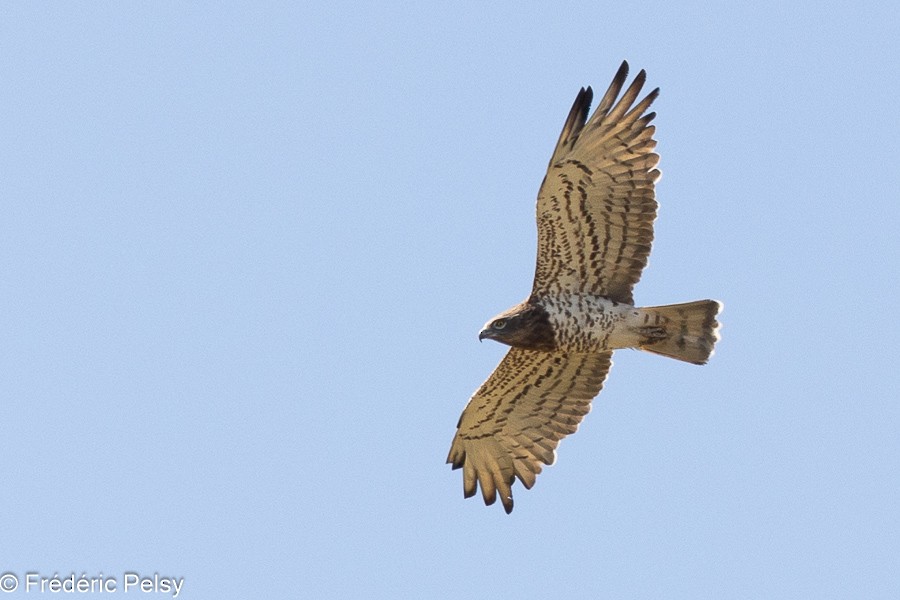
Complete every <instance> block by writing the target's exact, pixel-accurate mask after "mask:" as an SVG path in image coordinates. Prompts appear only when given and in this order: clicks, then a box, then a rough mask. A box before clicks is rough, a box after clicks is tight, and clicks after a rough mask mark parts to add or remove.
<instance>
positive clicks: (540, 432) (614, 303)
mask: <svg viewBox="0 0 900 600" xmlns="http://www.w3.org/2000/svg"><path fill="white" fill-rule="evenodd" d="M627 76H628V65H627V63H624V62H623V63H622V66H621V67H620V68H619V70H618V72H617V73H616V75H615V77H614V78H613V81H612V83H611V84H610V86H609V89H608V90H607V91H606V93H605V94H604V95H603V97H602V98H601V99H600V102H599V104H598V106H597V109H596V110H595V111H594V113H593V115H591V117H590V119H588V113H589V109H590V104H591V99H592V95H593V94H592V91H591V88H587V89H584V88H582V89H581V91H580V92H579V93H578V96H577V97H576V99H575V103H574V104H573V106H572V109H571V111H570V112H569V116H568V118H567V119H566V122H565V125H564V126H563V130H562V133H561V134H560V137H559V140H558V142H557V145H556V148H555V149H554V151H553V155H552V157H551V159H550V165H549V167H548V170H547V175H546V177H545V178H544V181H543V183H542V184H541V189H540V192H539V193H538V201H537V215H536V217H537V229H538V252H537V264H536V268H535V277H534V285H533V287H532V292H531V295H530V296H529V298H528V299H527V300H525V301H524V302H522V303H520V304H518V305H516V306H514V307H512V308H511V309H509V310H507V311H505V312H503V313H501V314H499V315H497V316H496V317H494V318H493V319H492V320H491V321H489V322H488V323H487V324H486V325H485V327H484V328H483V329H482V331H481V334H480V335H479V338H481V339H492V340H495V341H498V342H501V343H504V344H507V345H509V346H512V349H511V350H510V351H509V352H508V353H507V355H506V357H505V358H504V359H503V361H502V362H501V363H500V365H499V366H498V367H497V368H496V369H495V370H494V373H493V374H492V375H491V376H490V377H489V378H488V380H487V381H486V382H485V383H484V384H483V385H482V386H481V387H480V388H479V389H478V391H476V392H475V394H474V395H473V396H472V398H471V400H470V401H469V404H468V405H467V406H466V409H465V410H464V411H463V414H462V416H461V417H460V420H459V423H458V426H457V432H456V436H455V437H454V439H453V443H452V445H451V448H450V454H449V456H448V458H447V462H449V463H450V464H452V465H453V468H455V469H458V468H461V469H462V470H463V490H464V494H465V496H466V497H467V498H468V497H470V496H472V495H474V494H475V492H476V489H477V487H478V486H480V487H481V491H482V495H483V497H484V501H485V503H486V504H492V503H493V502H494V501H495V500H496V497H497V495H498V494H499V496H500V499H501V502H502V503H503V507H504V508H505V509H506V512H510V511H512V508H513V500H512V488H511V486H512V484H513V482H514V481H515V479H516V478H518V479H519V480H520V481H521V482H522V483H523V484H524V485H525V487H526V488H531V486H533V485H534V483H535V478H536V476H537V474H538V473H540V472H541V469H542V465H549V464H552V463H553V462H554V460H555V452H556V448H557V446H558V444H559V441H560V440H561V439H562V438H563V437H565V436H566V435H569V434H571V433H574V432H575V430H576V429H577V428H578V424H579V423H580V422H581V419H582V418H583V417H584V415H585V414H587V412H588V411H589V410H590V403H591V400H592V399H593V398H594V397H595V396H596V395H597V394H598V393H599V392H600V389H601V387H602V386H603V381H604V380H605V378H606V375H607V373H608V371H609V368H610V366H611V364H612V363H611V356H612V351H613V350H615V349H617V348H637V349H641V350H647V351H649V352H653V353H656V354H661V355H664V356H669V357H672V358H675V359H678V360H682V361H685V362H691V363H695V364H703V363H705V362H706V361H707V360H708V359H709V357H710V355H711V354H712V350H713V346H714V345H715V343H716V341H717V340H718V327H719V324H718V322H717V321H716V315H717V314H718V312H719V310H720V308H721V305H720V304H719V303H718V302H716V301H714V300H700V301H696V302H688V303H684V304H678V305H666V306H655V307H643V308H639V307H636V306H633V304H634V300H633V295H632V290H633V288H634V285H635V284H636V283H637V282H638V280H639V279H640V277H641V272H642V271H643V269H644V267H645V266H646V265H647V257H648V256H649V254H650V247H651V244H652V242H653V221H654V219H655V218H656V209H657V204H656V199H655V192H654V183H655V182H656V180H657V179H658V178H659V171H658V170H657V169H656V168H655V167H656V164H657V162H658V161H659V157H658V156H657V155H656V154H654V153H653V149H654V148H655V146H656V141H655V140H654V139H653V134H654V127H653V126H652V125H650V122H651V121H652V120H653V118H654V116H655V113H647V112H646V111H647V109H648V108H649V107H650V104H651V103H652V102H653V100H654V99H655V98H656V97H657V95H658V93H659V89H655V90H653V91H652V92H650V93H649V94H647V95H646V96H645V97H644V98H643V99H641V100H640V101H638V97H639V95H640V92H641V88H642V87H643V85H644V82H645V80H646V75H645V73H644V71H641V72H640V73H638V75H637V76H636V77H635V79H634V81H632V83H631V85H629V86H628V88H627V89H626V90H625V91H624V92H622V89H623V88H624V86H625V81H626V79H627ZM620 93H621V97H620V96H619V95H620Z"/></svg>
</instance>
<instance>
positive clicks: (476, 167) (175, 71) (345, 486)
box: [0, 0, 900, 599]
mask: <svg viewBox="0 0 900 600" xmlns="http://www.w3.org/2000/svg"><path fill="white" fill-rule="evenodd" d="M898 40H900V10H898V8H897V5H896V3H895V2H885V3H883V4H880V3H873V2H855V3H834V4H828V3H822V2H798V3H785V2H769V1H762V2H751V3H728V4H727V5H726V4H724V3H710V2H690V1H688V2H665V3H663V2H659V3H657V2H644V3H634V2H618V3H607V2H577V3H540V4H538V3H535V4H529V5H526V4H524V3H519V2H515V3H513V2H494V3H481V2H479V3H474V2H473V3H459V4H456V3H428V2H418V3H413V2H410V3H390V2H386V3H371V4H366V3H360V2H358V1H355V0H354V1H353V2H341V1H337V2H331V1H330V2H284V3H268V2H259V3H249V2H248V3H241V4H235V3H230V2H215V3H212V2H210V3H187V2H174V1H172V2H146V3H124V2H89V3H68V2H66V3H62V2H56V3H41V2H5V3H3V6H2V8H0V139H2V140H3V143H2V144H0V340H2V342H0V368H2V377H0V409H2V412H0V415H2V418H0V424H2V436H0V453H2V454H0V455H2V457H3V460H2V466H0V469H2V470H0V482H2V485H0V513H2V517H0V574H2V573H6V572H10V573H12V574H13V575H15V576H16V577H17V578H19V579H20V586H19V588H18V590H17V591H16V592H15V593H13V594H10V595H9V597H31V596H35V595H40V594H39V593H38V592H36V591H35V589H34V588H32V590H31V591H30V592H28V593H26V590H25V581H24V579H25V576H26V574H27V573H29V572H32V573H39V574H40V576H42V577H46V578H52V576H53V575H54V574H58V575H59V576H60V577H61V578H64V577H67V576H69V575H70V574H71V573H75V574H76V576H78V575H81V574H82V573H84V574H85V575H86V577H99V576H100V575H101V574H102V576H103V577H113V578H115V579H116V580H117V583H118V589H117V591H116V592H115V593H110V594H106V596H104V597H110V598H115V597H128V596H125V595H124V590H123V589H122V586H123V583H124V581H123V578H124V574H125V573H126V572H135V573H139V574H141V575H142V576H150V577H152V576H153V574H154V573H158V574H159V575H160V576H164V577H178V578H181V577H183V578H184V583H183V588H182V589H181V593H180V596H179V597H181V598H282V597H283V598H299V597H302V598H441V597H452V598H484V597H489V596H490V597H495V598H503V597H510V598H585V599H587V598H591V599H594V598H638V599H640V598H686V599H687V598H691V599H695V598H725V599H730V598H767V599H772V598H817V599H823V598H869V599H880V598H898V597H900V508H898V507H900V401H898V398H900V393H898V389H900V375H898V373H900V367H898V362H897V356H898V352H897V344H898V339H900V326H898V319H897V317H896V315H895V310H896V308H897V306H898V300H900V293H898V288H900V281H898V272H900V268H898V266H900V265H898V262H900V261H898V255H900V243H898V230H900V209H898V200H900V199H898V189H900V166H898V155H900V118H898V116H897V103H898V100H900V77H898V64H900V42H898ZM623 59H627V60H628V61H629V62H630V64H631V65H632V72H633V73H636V72H637V70H638V69H640V68H645V69H647V71H648V74H649V83H648V89H650V88H652V87H655V86H660V87H661V88H662V94H661V96H660V97H659V99H658V100H657V102H656V103H655V105H654V109H655V110H656V111H657V112H658V117H657V120H656V125H657V127H658V129H657V135H656V137H657V139H658V140H659V146H658V151H659V153H660V155H661V156H662V160H661V163H660V168H661V169H662V171H663V177H662V179H661V180H660V182H659V185H658V187H657V192H658V199H659V201H660V217H659V220H658V221H657V229H656V242H655V245H654V251H653V254H652V255H651V258H650V266H649V267H648V269H647V270H646V271H645V273H644V277H643V279H642V281H641V282H640V283H639V284H638V286H637V288H636V293H635V297H636V299H637V301H638V302H639V303H642V304H663V303H670V302H679V301H687V300H693V299H698V298H706V297H710V298H716V299H719V300H722V301H723V302H724V304H725V310H724V313H723V314H722V317H721V318H722V322H723V324H724V327H723V331H722V333H723V339H722V342H721V343H720V345H719V346H718V349H717V353H716V355H715V356H714V358H713V360H712V361H711V362H710V364H709V365H707V366H705V367H694V366H692V365H686V364H680V363H676V362H675V361H671V360H666V359H664V358H660V357H658V356H652V355H646V354H641V353H637V352H628V351H623V352H619V353H617V354H616V355H615V363H616V364H615V366H614V367H613V370H612V373H611V375H610V378H609V379H608V381H607V385H606V388H605V389H604V391H603V393H602V394H601V395H600V396H599V398H598V399H597V400H596V401H595V402H594V405H593V411H592V412H591V414H590V415H588V417H587V418H586V420H585V421H584V423H583V425H582V427H581V428H580V430H579V431H578V433H577V434H576V435H574V436H572V437H570V438H568V439H566V440H565V441H564V442H563V443H562V445H561V446H560V451H559V455H558V462H557V464H556V465H555V466H553V467H552V468H548V469H546V470H545V471H544V473H543V474H542V475H541V476H540V478H539V479H538V482H537V485H536V486H535V487H534V489H532V490H530V491H526V490H525V489H524V488H522V486H521V485H520V484H516V486H514V488H513V489H514V493H515V494H516V509H515V511H514V512H513V514H512V515H510V516H507V515H506V514H504V513H503V510H502V509H501V508H500V507H499V504H498V505H496V506H492V507H485V506H484V505H483V504H482V502H481V500H480V499H479V498H474V499H470V500H464V499H463V497H462V481H461V474H460V472H458V471H451V470H450V468H449V466H447V465H445V464H444V461H445V459H446V455H447V451H448V449H449V444H450V440H451V438H452V435H453V433H454V431H455V425H456V422H457V418H458V417H459V413H460V411H461V410H462V408H463V407H464V405H465V403H466V401H467V399H468V397H469V396H470V395H471V394H472V392H473V391H474V390H475V389H476V388H477V386H478V385H479V384H480V383H481V382H482V381H483V380H484V379H485V378H486V377H487V376H488V374H489V373H490V372H491V370H492V369H493V368H494V366H495V365H496V363H497V362H498V361H499V359H500V358H501V356H502V355H503V353H504V351H505V348H504V347H502V346H500V345H498V344H493V343H487V342H486V343H483V344H479V343H478V341H477V334H478V330H479V328H480V327H481V325H482V324H483V323H484V322H485V321H486V320H487V319H488V318H489V317H491V316H492V315H494V314H496V313H498V312H500V311H501V310H503V309H506V308H507V307H509V306H511V305H513V304H515V303H516V302H518V301H520V300H522V299H523V298H524V297H525V296H526V295H527V293H528V292H529V290H530V286H531V279H532V275H533V268H534V253H535V225H534V201H535V197H536V193H537V189H538V186H539V184H540V182H541V179H542V177H543V175H544V172H545V168H546V163H547V160H548V159H549V156H550V152H551V150H552V147H553V144H554V143H555V141H556V138H557V136H558V134H559V130H560V128H561V127H562V124H563V121H564V119H565V117H566V114H567V111H568V110H569V107H570V106H571V103H572V100H573V99H574V97H575V94H576V93H577V91H578V89H579V87H580V86H583V85H593V86H594V88H595V90H597V91H602V90H603V89H605V87H606V86H607V85H608V83H609V81H610V79H611V78H612V75H613V74H614V72H615V70H616V68H617V67H618V66H619V63H620V62H621V61H622V60H623ZM0 583H2V582H0ZM133 591H134V589H133V588H132V592H133ZM116 594H118V595H116ZM90 595H91V594H85V595H82V596H90ZM129 595H130V596H131V597H134V596H138V594H136V593H131V594H129ZM168 596H171V594H170V593H169V594H166V593H163V592H159V593H156V594H152V593H151V594H149V595H143V597H168Z"/></svg>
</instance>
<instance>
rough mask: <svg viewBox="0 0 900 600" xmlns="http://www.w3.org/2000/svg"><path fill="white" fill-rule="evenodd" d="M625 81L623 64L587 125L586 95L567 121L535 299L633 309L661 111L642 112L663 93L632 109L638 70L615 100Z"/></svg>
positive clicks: (542, 229) (648, 226)
mask: <svg viewBox="0 0 900 600" xmlns="http://www.w3.org/2000/svg"><path fill="white" fill-rule="evenodd" d="M627 76H628V63H625V62H623V63H622V66H621V67H620V68H619V71H618V72H617V73H616V76H615V77H614V78H613V81H612V83H611V84H610V86H609V89H608V90H607V91H606V93H605V94H604V95H603V98H602V99H601V100H600V104H599V105H598V106H597V110H595V111H594V114H593V115H592V116H591V118H590V120H587V115H588V109H589V108H590V104H591V98H592V95H593V94H592V92H591V88H587V89H586V90H585V89H582V90H581V91H580V92H579V93H578V97H577V98H576V99H575V104H574V105H573V106H572V110H571V111H570V112H569V117H568V118H567V119H566V123H565V126H564V127H563V130H562V134H561V135H560V137H559V141H558V142H557V145H556V149H555V150H554V151H553V157H552V158H551V159H550V166H549V169H548V170H547V175H546V177H545V178H544V182H543V184H542V185H541V190H540V192H539V193H538V201H537V225H538V256H537V268H536V269H535V278H534V288H533V290H532V294H533V295H535V296H545V295H548V294H554V293H560V292H575V293H591V294H596V295H600V296H604V297H607V298H610V299H612V300H616V301H618V302H624V303H627V304H633V303H634V301H633V298H632V295H631V291H632V288H633V287H634V284H635V283H637V281H638V279H640V277H641V271H642V270H643V269H644V267H645V266H646V265H647V256H648V255H649V254H650V245H651V243H652V241H653V221H654V219H655V218H656V206H657V205H656V200H655V198H654V196H655V193H654V183H655V182H656V180H657V179H658V178H659V171H658V170H656V169H655V168H654V167H655V166H656V164H657V163H658V162H659V156H658V155H656V154H654V153H653V152H652V151H653V149H654V148H655V147H656V141H655V140H654V139H653V132H654V130H655V128H654V127H653V126H652V125H649V123H650V121H652V120H653V118H654V117H655V116H656V113H648V114H644V112H645V111H646V110H647V108H648V107H649V106H650V104H651V103H652V102H653V100H654V99H655V98H656V96H657V95H658V93H659V88H657V89H655V90H653V91H652V92H650V93H649V94H648V95H647V96H646V97H645V98H644V99H643V100H641V101H640V102H637V103H636V104H635V101H636V100H637V98H638V95H639V94H640V92H641V88H642V87H643V85H644V81H645V79H646V74H645V73H644V71H641V72H640V73H638V75H637V77H635V79H634V81H633V82H632V83H631V85H630V86H629V87H628V89H627V90H626V91H625V93H624V94H623V95H622V97H621V99H619V101H618V102H616V98H617V97H618V95H619V92H620V91H621V90H622V87H623V85H624V83H625V79H626V78H627ZM585 121H587V122H585Z"/></svg>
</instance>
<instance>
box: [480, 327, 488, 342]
mask: <svg viewBox="0 0 900 600" xmlns="http://www.w3.org/2000/svg"><path fill="white" fill-rule="evenodd" d="M490 338H491V333H490V331H488V330H487V329H482V330H481V331H480V332H479V333H478V341H479V342H482V341H484V340H485V339H490Z"/></svg>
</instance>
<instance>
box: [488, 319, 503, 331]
mask: <svg viewBox="0 0 900 600" xmlns="http://www.w3.org/2000/svg"><path fill="white" fill-rule="evenodd" d="M491 327H493V328H494V329H503V328H504V327H506V319H497V320H496V321H494V323H493V324H492V325H491Z"/></svg>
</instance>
